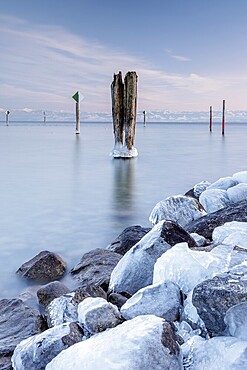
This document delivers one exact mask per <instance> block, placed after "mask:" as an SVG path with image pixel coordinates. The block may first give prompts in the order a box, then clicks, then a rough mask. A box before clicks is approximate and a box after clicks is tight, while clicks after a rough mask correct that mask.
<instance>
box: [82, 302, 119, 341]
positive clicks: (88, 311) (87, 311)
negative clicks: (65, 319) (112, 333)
mask: <svg viewBox="0 0 247 370" xmlns="http://www.w3.org/2000/svg"><path fill="white" fill-rule="evenodd" d="M78 321H79V323H80V324H82V325H83V328H84V330H85V331H86V332H87V333H88V334H89V335H92V334H96V333H100V332H102V331H104V330H106V329H109V328H114V327H115V326H117V325H119V324H121V323H122V322H123V320H122V317H121V315H120V312H119V311H118V308H117V307H116V306H114V305H113V304H112V303H110V302H107V301H106V300H105V299H104V298H99V297H98V298H85V299H84V300H83V301H82V302H81V303H79V305H78Z"/></svg>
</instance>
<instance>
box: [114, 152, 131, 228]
mask: <svg viewBox="0 0 247 370" xmlns="http://www.w3.org/2000/svg"><path fill="white" fill-rule="evenodd" d="M135 162H136V160H135V159H134V158H132V159H125V160H113V161H112V165H113V166H114V184H113V188H114V189H113V190H114V196H113V209H114V219H115V221H121V222H122V221H123V220H124V221H126V225H130V223H131V222H132V216H133V205H134V197H133V193H134V176H135Z"/></svg>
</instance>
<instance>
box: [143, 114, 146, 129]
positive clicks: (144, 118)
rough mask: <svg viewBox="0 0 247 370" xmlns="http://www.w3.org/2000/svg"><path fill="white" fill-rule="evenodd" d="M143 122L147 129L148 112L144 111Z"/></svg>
mask: <svg viewBox="0 0 247 370" xmlns="http://www.w3.org/2000/svg"><path fill="white" fill-rule="evenodd" d="M143 122H144V127H146V111H145V110H144V111H143Z"/></svg>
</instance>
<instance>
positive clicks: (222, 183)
mask: <svg viewBox="0 0 247 370" xmlns="http://www.w3.org/2000/svg"><path fill="white" fill-rule="evenodd" d="M237 184H238V181H237V180H236V179H234V178H232V177H230V176H228V177H221V178H220V179H219V180H217V181H215V182H214V183H213V184H211V185H209V187H208V190H209V189H223V190H227V189H229V188H231V187H232V186H235V185H237Z"/></svg>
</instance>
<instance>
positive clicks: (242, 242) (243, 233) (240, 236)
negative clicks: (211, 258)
mask: <svg viewBox="0 0 247 370" xmlns="http://www.w3.org/2000/svg"><path fill="white" fill-rule="evenodd" d="M212 239H213V242H214V244H228V245H233V246H236V245H237V246H238V247H242V248H247V222H238V221H231V222H226V223H225V224H224V225H222V226H218V227H216V228H215V229H214V231H213V234H212Z"/></svg>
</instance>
